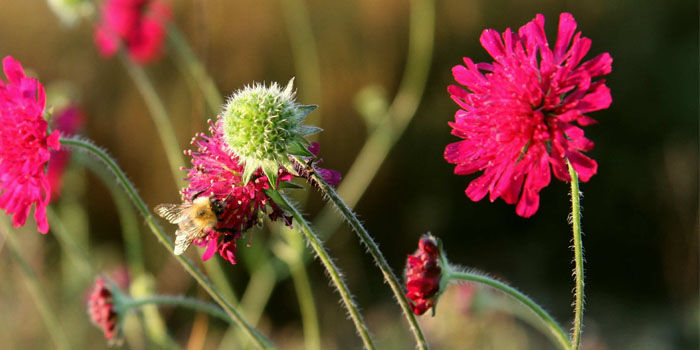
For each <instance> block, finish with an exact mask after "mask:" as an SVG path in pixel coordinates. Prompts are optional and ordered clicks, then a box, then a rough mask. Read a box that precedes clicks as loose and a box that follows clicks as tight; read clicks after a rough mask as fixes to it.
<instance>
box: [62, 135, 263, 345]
mask: <svg viewBox="0 0 700 350" xmlns="http://www.w3.org/2000/svg"><path fill="white" fill-rule="evenodd" d="M61 144H62V145H65V146H71V147H74V148H76V149H79V150H82V151H85V152H88V153H90V154H92V155H94V156H95V157H97V158H98V159H99V160H101V161H102V162H104V163H105V165H106V166H107V167H108V168H109V170H111V171H112V172H113V173H114V175H115V176H116V177H117V179H118V181H119V183H120V184H121V186H122V187H123V188H124V191H125V192H126V193H127V195H128V196H129V197H130V198H131V200H132V201H133V203H134V206H135V207H136V209H137V210H138V211H139V213H140V214H141V215H142V216H143V218H144V219H145V220H146V223H147V225H148V227H149V228H150V229H151V231H152V232H153V233H154V234H155V235H156V237H157V238H158V240H159V241H160V243H161V244H163V245H164V246H165V248H166V249H167V250H168V251H173V249H174V246H173V242H172V241H171V240H170V237H168V235H167V234H166V233H165V232H164V231H163V229H162V228H161V227H160V225H158V223H157V222H156V221H155V218H154V217H153V215H152V214H151V212H150V210H148V207H146V204H145V203H144V202H143V199H141V197H140V196H139V194H138V193H137V192H136V189H135V188H134V186H133V185H132V184H131V182H130V181H129V180H128V179H127V177H126V175H125V174H124V172H123V171H122V170H121V168H119V166H118V165H117V163H116V162H115V161H114V160H113V159H112V158H111V157H110V156H109V155H107V153H106V152H104V151H103V150H102V149H100V148H99V147H97V146H95V145H94V144H92V143H91V142H88V141H85V140H82V139H79V138H61ZM175 259H177V260H178V261H179V262H180V264H182V266H183V267H184V269H185V270H186V271H187V272H188V273H189V274H190V275H192V277H193V278H194V279H195V280H196V281H197V283H199V285H200V286H201V287H202V288H203V289H204V290H205V291H207V293H209V295H210V296H211V297H212V299H214V301H216V303H217V304H219V305H220V306H221V307H222V308H223V309H224V311H225V312H226V313H227V314H228V315H229V316H231V319H232V320H233V321H234V322H235V323H236V324H237V325H238V326H239V327H241V328H242V329H243V330H244V332H245V333H246V335H248V337H249V338H250V339H251V340H252V341H253V342H254V343H255V344H256V345H257V346H258V347H259V348H262V349H271V348H274V346H273V345H272V343H271V342H270V341H269V340H268V339H267V338H265V336H263V335H262V334H261V333H260V332H258V331H257V330H256V329H255V328H253V327H252V326H250V325H249V324H248V323H247V322H246V321H245V320H244V319H243V317H242V316H241V315H240V314H239V313H238V311H237V310H236V309H235V308H234V307H233V306H232V305H231V304H230V303H229V302H228V301H227V300H226V299H225V298H224V297H223V295H222V294H221V292H219V290H218V289H217V288H216V287H215V286H214V285H213V284H212V283H211V282H210V281H209V280H208V279H207V277H206V276H204V274H202V272H201V271H200V270H199V269H198V268H197V267H196V266H195V265H194V264H193V263H192V262H191V261H190V260H189V259H187V258H186V257H184V256H183V255H175Z"/></svg>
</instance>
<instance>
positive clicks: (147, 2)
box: [95, 0, 170, 64]
mask: <svg viewBox="0 0 700 350" xmlns="http://www.w3.org/2000/svg"><path fill="white" fill-rule="evenodd" d="M100 16H101V18H100V21H99V22H98V23H97V25H96V27H95V43H96V44H97V47H98V48H99V51H100V53H101V54H102V55H103V56H105V57H111V56H113V55H114V54H115V53H116V52H117V51H118V50H119V49H120V48H121V47H123V48H124V49H126V51H127V52H128V54H129V57H131V59H132V60H134V61H135V62H137V63H139V64H146V63H150V62H152V61H154V60H156V59H158V58H159V57H160V55H161V53H162V49H163V40H164V39H165V34H166V28H165V27H166V25H167V22H168V20H169V19H170V7H169V6H168V5H167V4H166V3H163V2H161V1H158V0H106V1H105V3H104V4H102V6H101V8H100Z"/></svg>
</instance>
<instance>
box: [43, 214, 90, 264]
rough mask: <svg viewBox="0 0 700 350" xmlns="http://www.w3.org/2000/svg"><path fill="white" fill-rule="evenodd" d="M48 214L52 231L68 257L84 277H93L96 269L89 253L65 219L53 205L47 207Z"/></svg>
mask: <svg viewBox="0 0 700 350" xmlns="http://www.w3.org/2000/svg"><path fill="white" fill-rule="evenodd" d="M46 216H47V217H48V219H49V221H50V222H51V232H53V233H54V236H56V240H58V243H59V244H60V245H61V248H62V249H63V250H64V253H65V254H66V256H67V257H68V259H69V260H70V261H71V262H73V264H75V266H76V267H77V268H78V270H79V271H80V274H81V275H82V276H83V277H88V278H92V276H93V275H94V271H93V270H92V265H91V263H90V258H89V257H88V253H87V252H86V251H85V250H84V249H81V248H80V247H79V246H78V243H77V242H75V240H74V239H73V237H72V236H71V234H70V232H69V231H68V228H67V227H65V225H64V224H63V220H61V218H60V217H59V216H58V214H56V212H55V211H54V210H53V208H51V207H47V208H46Z"/></svg>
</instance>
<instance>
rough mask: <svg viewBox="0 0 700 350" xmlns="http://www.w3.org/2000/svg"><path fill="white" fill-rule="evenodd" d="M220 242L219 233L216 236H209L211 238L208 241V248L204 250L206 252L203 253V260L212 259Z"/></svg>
mask: <svg viewBox="0 0 700 350" xmlns="http://www.w3.org/2000/svg"><path fill="white" fill-rule="evenodd" d="M218 244H219V235H216V238H214V237H209V240H208V241H207V250H205V251H204V254H202V261H207V260H209V259H211V257H212V256H214V253H216V250H217V249H216V248H217V246H218Z"/></svg>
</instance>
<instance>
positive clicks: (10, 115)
mask: <svg viewBox="0 0 700 350" xmlns="http://www.w3.org/2000/svg"><path fill="white" fill-rule="evenodd" d="M2 63H3V68H4V70H5V76H7V80H8V82H7V83H3V81H2V80H0V208H2V209H5V212H6V213H8V214H13V218H12V224H13V225H14V226H15V227H19V226H22V225H24V223H25V222H26V220H27V216H29V210H30V209H31V207H32V204H36V207H35V209H34V219H35V220H36V222H37V229H38V230H39V232H41V233H46V232H48V231H49V223H48V221H47V220H46V206H47V205H48V204H49V200H50V199H51V189H50V186H49V180H48V178H47V176H46V171H45V168H46V162H48V161H49V158H50V157H51V153H50V151H49V148H53V149H58V148H59V142H58V138H59V133H58V132H57V131H54V132H52V133H51V134H50V135H47V127H48V124H47V123H46V121H45V120H44V118H43V116H42V114H43V112H44V104H45V103H46V95H45V94H44V87H43V86H42V85H41V83H39V81H38V80H36V79H34V78H28V77H26V76H25V75H24V69H22V65H21V64H20V63H19V62H17V61H15V59H14V58H12V57H11V56H7V57H5V58H4V59H3V61H2Z"/></svg>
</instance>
